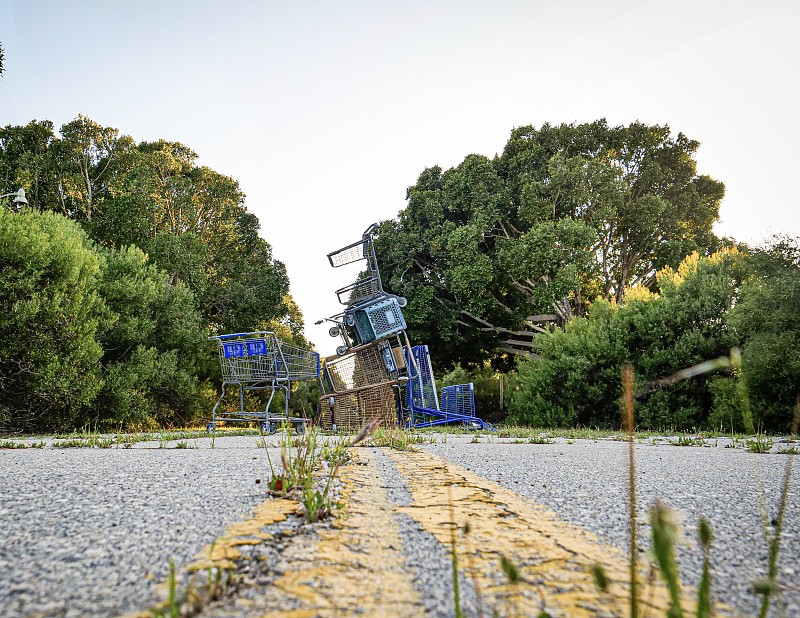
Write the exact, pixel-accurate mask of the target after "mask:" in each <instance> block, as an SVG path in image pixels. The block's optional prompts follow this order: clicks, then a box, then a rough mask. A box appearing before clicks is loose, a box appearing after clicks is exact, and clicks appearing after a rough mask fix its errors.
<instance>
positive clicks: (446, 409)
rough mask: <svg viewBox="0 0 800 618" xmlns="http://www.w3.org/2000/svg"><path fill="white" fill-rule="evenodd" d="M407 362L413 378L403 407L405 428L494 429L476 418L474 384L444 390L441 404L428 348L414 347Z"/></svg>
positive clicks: (410, 378) (408, 354)
mask: <svg viewBox="0 0 800 618" xmlns="http://www.w3.org/2000/svg"><path fill="white" fill-rule="evenodd" d="M406 362H407V365H408V367H409V375H408V383H407V384H406V392H405V401H404V405H403V408H402V413H403V419H402V421H403V424H404V426H405V427H409V428H410V427H414V428H420V427H434V426H437V425H446V424H450V423H460V424H461V425H463V426H465V427H469V428H471V429H489V430H493V429H494V428H493V427H492V426H491V425H490V424H489V423H485V422H484V421H483V420H481V419H480V418H478V417H477V416H476V415H475V389H474V387H473V385H472V384H471V383H470V384H458V385H455V386H448V387H445V388H443V389H442V398H441V405H440V400H439V396H438V394H437V392H436V380H435V378H434V376H433V368H432V366H431V358H430V353H429V351H428V346H426V345H419V346H414V347H413V348H411V349H410V353H407V359H406Z"/></svg>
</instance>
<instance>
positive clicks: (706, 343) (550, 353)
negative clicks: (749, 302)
mask: <svg viewBox="0 0 800 618" xmlns="http://www.w3.org/2000/svg"><path fill="white" fill-rule="evenodd" d="M738 262H739V254H738V253H737V252H736V251H726V252H721V253H719V254H715V255H714V256H711V257H708V258H699V257H698V256H697V255H693V256H689V257H688V258H686V260H684V262H683V263H682V264H681V265H680V267H679V268H678V270H677V271H673V270H671V269H665V270H663V271H661V272H660V273H659V275H658V282H659V286H660V288H661V291H660V293H659V294H651V293H649V292H646V291H641V290H633V291H629V292H628V295H627V296H626V300H625V302H624V303H623V304H621V305H619V306H617V305H614V304H612V303H608V302H606V301H597V302H595V303H594V304H593V305H592V307H591V309H590V311H589V314H588V315H587V317H585V318H575V319H573V320H572V321H571V322H570V323H568V324H567V325H566V327H565V329H564V330H563V331H554V332H552V333H548V334H543V335H540V336H538V337H537V339H536V344H537V348H536V351H537V353H538V354H539V355H540V357H541V358H539V359H537V360H522V361H520V362H519V363H518V366H517V373H516V375H515V376H514V378H513V381H512V391H511V393H510V396H509V418H510V420H511V421H512V422H515V423H520V424H530V425H544V426H554V425H564V424H566V425H580V426H590V427H618V426H619V423H620V419H619V396H620V376H621V370H622V366H623V364H624V363H626V362H629V363H631V364H632V365H633V367H634V370H635V373H636V377H637V389H638V390H639V393H640V394H639V397H638V399H637V425H638V426H639V427H642V428H649V429H691V428H695V427H700V426H704V425H705V423H706V422H707V418H708V415H709V413H710V411H711V408H712V404H713V394H712V393H711V391H710V390H709V387H708V379H709V378H708V376H701V377H696V378H693V379H692V380H687V381H680V382H677V383H675V384H671V385H667V386H663V387H662V388H657V389H648V388H645V386H646V385H647V384H648V383H652V382H654V381H657V380H660V379H662V378H665V377H668V376H670V375H673V374H675V373H676V372H678V371H680V370H681V369H684V368H687V367H691V366H693V365H696V364H698V363H701V362H703V361H706V360H709V359H712V358H716V357H719V356H727V355H728V354H729V352H730V348H731V347H733V346H736V345H739V344H740V339H739V338H738V337H737V336H736V335H735V334H734V333H731V332H730V330H729V329H728V327H727V325H726V321H725V319H726V313H727V310H728V308H729V307H730V306H731V304H732V303H733V299H734V297H735V293H736V291H737V289H738V284H739V280H740V276H741V275H740V272H739V266H738Z"/></svg>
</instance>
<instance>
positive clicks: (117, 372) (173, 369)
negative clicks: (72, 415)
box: [94, 247, 213, 428]
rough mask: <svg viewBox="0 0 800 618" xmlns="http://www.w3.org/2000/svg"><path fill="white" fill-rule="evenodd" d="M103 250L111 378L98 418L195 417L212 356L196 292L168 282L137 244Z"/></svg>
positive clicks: (152, 421)
mask: <svg viewBox="0 0 800 618" xmlns="http://www.w3.org/2000/svg"><path fill="white" fill-rule="evenodd" d="M102 256H103V265H102V270H101V276H100V278H99V281H98V290H99V293H100V295H101V296H102V298H103V299H104V301H105V303H106V306H107V307H108V309H109V311H110V316H111V321H110V322H109V324H108V326H107V328H105V329H103V330H102V332H101V333H100V334H99V340H100V342H101V344H102V346H103V351H104V352H103V358H102V364H103V367H104V377H105V384H104V386H103V388H102V389H101V391H100V392H99V394H98V397H97V399H96V401H95V402H94V414H95V419H96V420H97V421H98V422H100V423H102V424H104V425H106V426H109V425H117V424H125V425H138V426H140V427H148V428H152V427H154V426H156V425H170V424H180V423H185V422H187V421H190V420H192V418H193V416H194V415H195V414H196V413H197V412H198V411H199V410H200V408H201V406H202V399H201V397H200V395H199V380H198V373H201V374H202V372H203V370H204V369H205V370H206V371H207V370H208V369H209V362H210V360H209V359H208V356H209V355H208V354H207V353H206V352H207V350H206V348H207V346H206V344H207V340H206V334H205V332H204V331H203V329H202V327H201V319H200V315H199V313H198V312H197V310H196V308H195V303H194V298H193V296H192V293H191V291H190V290H189V289H188V288H187V287H186V286H185V285H183V284H180V283H178V284H175V285H172V284H170V283H169V275H168V274H167V273H165V272H163V271H161V270H159V269H158V268H156V267H155V266H154V265H153V264H151V263H149V262H148V259H147V256H146V255H145V254H144V253H143V252H142V251H141V249H138V248H137V247H123V248H122V249H120V250H116V249H106V250H104V251H103V252H102ZM211 360H213V359H211Z"/></svg>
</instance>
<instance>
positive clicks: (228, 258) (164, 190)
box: [90, 140, 289, 332]
mask: <svg viewBox="0 0 800 618" xmlns="http://www.w3.org/2000/svg"><path fill="white" fill-rule="evenodd" d="M196 159H197V154H196V153H194V152H193V151H192V150H190V149H189V148H187V147H186V146H184V145H183V144H179V143H176V142H167V141H163V140H161V141H158V142H142V143H141V144H139V145H138V146H136V147H134V148H131V149H129V150H127V151H126V152H125V153H124V155H122V156H121V157H120V161H119V162H118V165H117V166H116V167H115V168H114V170H113V172H112V177H111V178H110V179H109V180H108V183H107V185H108V194H109V196H110V197H109V199H108V200H107V201H106V202H105V203H104V206H103V208H104V214H103V217H102V218H101V219H99V220H95V221H93V222H92V223H91V225H90V230H91V234H92V236H93V237H95V238H97V239H98V240H99V241H101V242H104V243H110V244H113V245H115V246H124V245H129V244H132V245H137V246H139V247H141V248H142V249H143V250H145V251H146V252H147V253H148V254H149V255H150V257H151V258H152V260H153V262H154V263H155V264H157V265H158V266H159V267H160V268H163V269H164V270H166V271H167V272H168V273H169V275H170V281H171V282H172V283H175V282H178V281H182V282H184V283H186V285H188V286H189V287H190V289H191V290H192V291H193V293H194V295H195V298H196V300H197V303H198V307H199V308H200V311H201V313H202V314H203V317H204V319H205V321H206V323H207V324H208V325H209V327H210V329H211V330H214V331H219V332H223V331H228V332H230V331H242V330H249V329H255V328H256V327H257V325H258V324H259V323H261V322H264V321H269V320H271V319H273V318H280V317H282V316H284V315H286V312H287V310H288V309H287V306H286V305H285V303H284V302H283V299H284V297H285V296H286V295H287V293H288V287H289V282H288V277H287V275H286V269H285V266H284V265H283V263H282V262H280V261H278V260H275V259H274V258H273V256H272V248H271V247H270V245H269V243H267V242H266V241H265V240H264V239H262V238H261V237H260V236H259V234H258V231H259V228H260V224H259V222H258V219H257V218H256V217H255V215H253V214H252V213H249V212H247V210H246V208H245V206H244V197H245V196H244V194H243V193H242V191H241V189H240V187H239V184H238V183H237V182H236V181H235V180H234V179H232V178H230V177H228V176H223V175H221V174H219V173H217V172H215V171H213V170H211V169H209V168H207V167H197V166H196V165H195V161H196Z"/></svg>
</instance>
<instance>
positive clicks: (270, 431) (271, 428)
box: [267, 421, 278, 435]
mask: <svg viewBox="0 0 800 618" xmlns="http://www.w3.org/2000/svg"><path fill="white" fill-rule="evenodd" d="M267 430H268V431H267V433H268V434H269V435H272V434H274V433H278V423H276V422H274V421H273V422H271V423H270V424H269V427H267Z"/></svg>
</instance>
